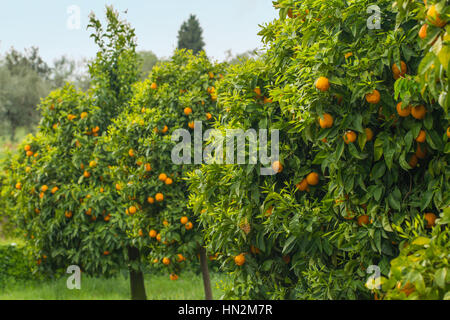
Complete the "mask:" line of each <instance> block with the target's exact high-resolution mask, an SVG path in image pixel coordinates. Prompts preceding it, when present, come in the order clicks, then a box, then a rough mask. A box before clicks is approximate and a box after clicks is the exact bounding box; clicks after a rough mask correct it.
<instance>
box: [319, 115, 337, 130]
mask: <svg viewBox="0 0 450 320" xmlns="http://www.w3.org/2000/svg"><path fill="white" fill-rule="evenodd" d="M333 122H334V119H333V116H332V115H331V114H329V113H325V114H324V115H323V116H322V117H319V125H320V127H321V128H322V129H326V128H331V127H332V126H333Z"/></svg>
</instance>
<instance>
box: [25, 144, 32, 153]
mask: <svg viewBox="0 0 450 320" xmlns="http://www.w3.org/2000/svg"><path fill="white" fill-rule="evenodd" d="M23 149H24V150H25V151H30V150H31V146H30V145H29V144H27V145H26V146H25V147H24V148H23Z"/></svg>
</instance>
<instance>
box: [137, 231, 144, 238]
mask: <svg viewBox="0 0 450 320" xmlns="http://www.w3.org/2000/svg"><path fill="white" fill-rule="evenodd" d="M138 234H139V237H143V236H144V232H143V231H142V229H139V231H138Z"/></svg>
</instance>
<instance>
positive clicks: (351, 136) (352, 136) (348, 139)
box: [344, 130, 357, 144]
mask: <svg viewBox="0 0 450 320" xmlns="http://www.w3.org/2000/svg"><path fill="white" fill-rule="evenodd" d="M356 138H357V135H356V133H355V132H353V131H351V130H349V131H347V132H346V133H345V135H344V142H345V143H346V144H349V143H353V142H355V141H356Z"/></svg>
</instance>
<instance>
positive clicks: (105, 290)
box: [0, 273, 223, 300]
mask: <svg viewBox="0 0 450 320" xmlns="http://www.w3.org/2000/svg"><path fill="white" fill-rule="evenodd" d="M222 278H223V277H222V276H220V275H214V274H213V275H212V277H211V285H212V287H213V296H214V299H220V297H221V295H222V292H221V290H220V289H218V287H217V285H216V283H217V282H219V281H220V280H222ZM66 279H67V278H61V279H59V280H55V281H46V282H37V281H36V282H34V281H31V282H26V283H22V284H14V285H12V286H9V287H6V288H0V300H127V299H130V288H129V281H128V279H126V278H125V277H118V278H114V279H102V278H88V277H84V278H83V277H82V278H81V290H69V289H67V286H66V281H67V280H66ZM145 287H146V290H147V298H148V299H149V300H202V299H204V291H203V281H202V278H201V276H200V275H196V274H192V273H184V274H181V275H180V278H179V280H177V281H170V280H169V277H168V276H165V275H154V276H146V278H145Z"/></svg>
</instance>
